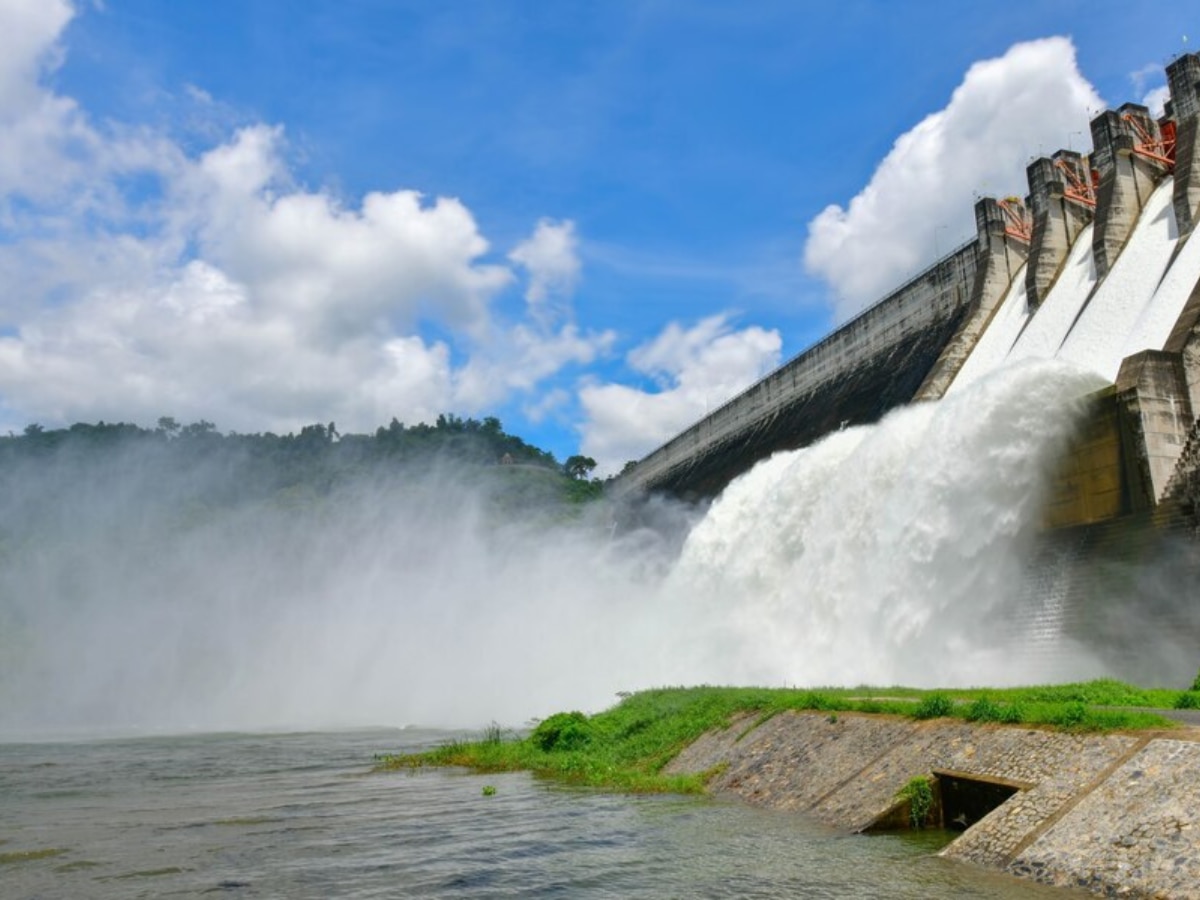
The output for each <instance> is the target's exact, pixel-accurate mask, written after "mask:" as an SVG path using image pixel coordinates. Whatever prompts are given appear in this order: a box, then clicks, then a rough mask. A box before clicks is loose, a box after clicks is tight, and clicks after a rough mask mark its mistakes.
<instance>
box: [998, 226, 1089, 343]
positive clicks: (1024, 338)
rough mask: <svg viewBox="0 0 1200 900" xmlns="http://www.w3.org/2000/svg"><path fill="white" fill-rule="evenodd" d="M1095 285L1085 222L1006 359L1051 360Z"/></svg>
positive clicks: (1087, 229)
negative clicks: (1051, 284)
mask: <svg viewBox="0 0 1200 900" xmlns="http://www.w3.org/2000/svg"><path fill="white" fill-rule="evenodd" d="M1095 286H1096V264H1095V261H1094V260H1093V259H1092V226H1091V225H1088V226H1087V227H1086V228H1084V229H1083V231H1082V232H1080V234H1079V236H1078V237H1077V238H1076V239H1075V243H1074V244H1072V245H1071V252H1070V253H1069V254H1067V261H1066V263H1065V264H1064V265H1063V269H1062V271H1061V272H1060V273H1059V275H1058V280H1057V281H1055V282H1054V286H1053V287H1052V288H1051V289H1050V293H1049V295H1048V296H1046V298H1045V299H1044V300H1043V301H1042V304H1041V306H1039V307H1038V308H1037V311H1036V312H1035V313H1034V315H1033V318H1032V319H1031V320H1030V321H1029V324H1028V325H1026V326H1025V330H1024V331H1023V332H1022V333H1021V336H1020V337H1019V338H1018V339H1017V343H1016V345H1015V346H1014V347H1013V348H1012V351H1011V352H1010V353H1009V355H1008V359H1009V360H1010V361H1013V360H1021V359H1052V358H1053V357H1054V354H1055V353H1056V352H1058V348H1059V347H1060V346H1061V345H1062V342H1063V340H1065V339H1066V336H1067V332H1068V331H1070V330H1071V324H1072V323H1073V322H1074V321H1075V318H1076V317H1077V316H1078V315H1079V310H1080V309H1081V308H1082V307H1083V303H1084V301H1085V300H1087V298H1088V294H1090V293H1091V292H1092V289H1093V288H1094V287H1095Z"/></svg>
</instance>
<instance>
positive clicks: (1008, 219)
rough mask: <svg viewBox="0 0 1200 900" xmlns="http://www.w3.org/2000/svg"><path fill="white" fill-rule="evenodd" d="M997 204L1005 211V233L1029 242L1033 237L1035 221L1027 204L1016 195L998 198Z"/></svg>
mask: <svg viewBox="0 0 1200 900" xmlns="http://www.w3.org/2000/svg"><path fill="white" fill-rule="evenodd" d="M996 205H997V206H999V207H1000V211H1001V212H1002V213H1004V233H1005V234H1007V235H1008V236H1009V237H1014V238H1016V239H1017V240H1019V241H1024V242H1025V243H1026V244H1028V243H1029V242H1030V241H1031V240H1032V239H1033V222H1032V220H1031V219H1030V217H1029V212H1028V211H1027V210H1026V209H1025V205H1024V204H1023V203H1021V201H1020V200H1018V199H1017V198H1016V197H1006V198H1005V199H1003V200H997V201H996Z"/></svg>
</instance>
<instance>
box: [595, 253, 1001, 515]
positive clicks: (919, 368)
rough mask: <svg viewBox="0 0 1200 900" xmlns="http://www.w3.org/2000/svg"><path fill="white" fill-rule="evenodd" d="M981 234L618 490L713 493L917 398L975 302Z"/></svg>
mask: <svg viewBox="0 0 1200 900" xmlns="http://www.w3.org/2000/svg"><path fill="white" fill-rule="evenodd" d="M979 256H980V254H979V250H978V247H977V243H976V242H974V241H972V242H971V243H970V244H968V245H966V246H965V247H962V248H960V249H959V250H957V251H955V252H954V253H952V254H950V255H949V256H947V257H945V258H944V259H942V260H940V261H939V262H938V263H936V264H935V265H934V266H932V267H931V268H930V269H928V270H926V271H925V272H923V273H921V274H920V275H918V276H917V277H916V278H914V279H913V280H911V281H910V282H909V283H908V284H906V285H905V286H903V287H902V288H900V289H899V290H897V291H895V292H893V293H892V294H890V295H889V296H888V297H886V298H885V299H884V300H882V301H880V302H879V303H877V304H876V305H875V306H873V307H871V308H870V309H868V310H866V311H865V312H863V313H862V314H861V315H859V316H857V317H856V318H854V319H852V320H851V321H849V322H847V323H846V324H845V325H843V326H842V327H841V328H839V329H838V330H837V331H835V332H834V333H833V334H831V335H829V336H828V337H826V338H825V339H824V340H822V341H820V342H818V343H817V344H815V345H813V346H812V347H810V348H809V349H808V350H805V351H804V352H803V353H801V354H800V355H799V356H797V357H795V358H794V359H792V360H791V361H789V362H788V363H786V364H785V365H784V366H782V367H781V368H779V369H777V370H776V371H775V372H773V373H771V374H770V375H768V376H767V377H766V378H764V379H763V380H762V381H760V382H758V383H757V384H755V385H754V386H753V387H751V388H749V389H748V390H746V391H744V392H743V393H742V394H740V395H738V396H737V397H735V398H734V399H732V400H730V401H729V402H728V403H726V404H724V405H723V406H721V407H720V408H719V409H717V410H715V411H714V412H712V413H711V414H710V415H708V416H707V417H705V418H704V419H703V420H701V421H700V422H697V423H696V424H695V425H693V426H692V427H691V428H689V429H687V430H686V431H684V432H682V433H681V434H679V435H678V436H677V437H675V438H673V439H672V440H670V441H668V442H667V443H666V444H664V445H663V446H662V447H660V448H658V449H657V450H655V451H654V452H653V453H651V454H650V455H649V456H647V457H646V458H644V459H642V460H641V461H640V462H638V464H637V466H636V467H635V468H634V469H633V470H632V471H631V472H629V473H627V474H624V475H622V476H621V477H620V478H618V479H616V481H615V482H614V489H615V490H616V491H618V492H619V493H624V492H628V491H635V490H640V491H661V492H665V493H670V494H676V495H682V496H711V495H714V494H716V493H718V492H719V491H720V490H721V489H722V488H724V487H725V485H726V484H728V483H729V482H730V481H731V480H733V478H735V477H736V476H737V475H740V474H741V473H742V472H744V471H746V469H748V468H750V466H752V465H753V464H754V463H755V462H756V461H758V460H760V459H763V458H765V457H767V456H769V455H771V454H772V453H774V452H776V451H778V450H790V449H795V448H798V447H803V446H806V445H807V444H810V443H812V442H813V441H815V440H817V439H818V438H821V437H823V436H824V435H826V434H828V433H829V432H831V431H836V430H837V429H838V428H840V427H842V426H844V425H862V424H869V423H871V422H875V421H878V420H879V419H880V418H881V417H882V416H883V415H884V414H885V413H887V412H888V411H890V410H891V409H894V408H895V407H897V406H901V405H903V404H905V403H908V402H909V401H910V400H912V398H913V396H914V395H915V394H916V392H917V390H918V388H920V386H921V383H922V382H923V381H924V379H925V376H926V375H927V374H928V372H929V370H930V369H931V367H932V366H933V365H934V363H935V362H936V361H937V359H938V355H939V354H940V353H941V351H942V349H943V348H944V347H945V346H946V343H947V342H948V341H949V340H950V338H951V336H952V335H954V333H955V331H956V330H957V329H958V327H959V324H960V323H961V321H962V319H963V317H964V315H965V313H966V310H967V307H968V305H969V303H970V301H971V292H972V287H973V285H974V283H975V276H976V269H977V266H978V264H979Z"/></svg>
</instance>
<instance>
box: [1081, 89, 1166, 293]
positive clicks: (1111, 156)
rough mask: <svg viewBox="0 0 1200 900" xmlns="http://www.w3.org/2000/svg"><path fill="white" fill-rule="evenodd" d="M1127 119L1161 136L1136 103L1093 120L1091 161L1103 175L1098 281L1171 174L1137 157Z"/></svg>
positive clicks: (1095, 248) (1096, 235)
mask: <svg viewBox="0 0 1200 900" xmlns="http://www.w3.org/2000/svg"><path fill="white" fill-rule="evenodd" d="M1127 116H1129V117H1133V118H1136V119H1137V120H1138V121H1139V122H1140V123H1141V124H1142V126H1143V127H1144V128H1147V129H1151V130H1153V131H1154V132H1155V133H1157V132H1158V125H1157V123H1155V122H1154V120H1153V119H1151V118H1150V114H1149V112H1148V111H1147V109H1146V107H1144V106H1139V105H1137V104H1136V103H1126V104H1125V105H1124V106H1122V107H1121V108H1120V109H1118V110H1116V111H1114V110H1105V111H1104V112H1102V113H1101V114H1100V115H1098V116H1096V118H1094V119H1092V147H1093V150H1092V153H1091V156H1090V157H1089V159H1090V162H1091V166H1092V168H1093V169H1095V170H1096V172H1097V173H1098V175H1099V184H1098V185H1097V187H1096V227H1095V229H1094V230H1093V231H1092V258H1093V259H1094V260H1095V262H1096V276H1097V277H1098V278H1103V277H1104V276H1105V275H1106V274H1107V273H1108V270H1109V269H1110V268H1112V264H1113V263H1114V262H1116V260H1117V256H1119V255H1120V253H1121V250H1122V248H1124V246H1125V242H1126V241H1127V240H1128V239H1129V235H1130V234H1131V233H1132V232H1133V226H1134V224H1135V223H1136V222H1137V219H1138V216H1139V215H1140V214H1141V212H1142V207H1143V206H1145V204H1146V201H1147V200H1148V199H1149V198H1150V195H1151V194H1152V193H1153V192H1154V188H1155V186H1156V185H1157V184H1158V182H1159V181H1161V180H1162V179H1163V177H1164V176H1165V175H1166V173H1167V170H1166V168H1165V167H1163V166H1162V165H1161V164H1159V163H1156V162H1154V161H1152V160H1149V159H1147V158H1146V157H1144V156H1139V155H1137V154H1135V153H1134V152H1133V148H1134V145H1135V143H1136V138H1135V131H1134V129H1133V126H1132V125H1131V124H1130V123H1129V122H1128V121H1127V119H1126V117H1127Z"/></svg>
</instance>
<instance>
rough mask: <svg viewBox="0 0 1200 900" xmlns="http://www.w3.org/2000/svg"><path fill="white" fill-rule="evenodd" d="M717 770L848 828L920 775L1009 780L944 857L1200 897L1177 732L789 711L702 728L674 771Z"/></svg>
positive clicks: (1117, 891) (1190, 765)
mask: <svg viewBox="0 0 1200 900" xmlns="http://www.w3.org/2000/svg"><path fill="white" fill-rule="evenodd" d="M1182 734H1183V737H1184V738H1190V737H1192V736H1193V733H1192V732H1190V731H1189V732H1183V733H1182ZM713 768H718V771H719V774H718V775H717V776H716V777H715V778H714V779H713V781H712V782H711V783H710V787H711V789H712V790H713V791H714V792H716V793H720V794H727V795H732V796H736V797H739V798H741V799H743V800H746V801H748V802H750V803H754V804H757V805H761V806H768V807H773V808H778V809H789V810H798V811H804V812H806V813H808V814H810V815H812V816H815V817H816V818H818V819H820V820H821V821H824V822H826V823H828V824H831V825H834V826H837V827H842V828H847V829H851V830H862V829H864V828H866V827H867V826H869V825H870V824H871V823H872V822H874V821H876V820H878V819H881V818H882V817H884V816H885V815H886V814H888V813H889V811H892V810H894V808H895V805H896V802H897V801H896V794H897V792H898V791H899V790H900V788H901V787H903V785H904V784H905V783H906V782H907V781H908V780H909V779H911V778H913V777H914V776H918V775H924V774H929V773H938V772H945V773H947V774H948V775H949V774H951V773H953V774H954V776H955V777H958V776H960V775H961V776H967V777H974V778H978V779H980V780H984V781H993V782H1000V783H1006V784H1009V785H1011V786H1016V787H1018V788H1020V789H1019V790H1017V792H1016V793H1015V794H1013V796H1012V797H1010V798H1009V799H1008V800H1007V801H1005V802H1004V803H1002V804H1001V805H1000V806H998V807H997V808H996V809H994V810H992V812H990V813H989V814H987V815H986V816H985V817H984V818H982V819H980V820H979V821H978V822H975V823H968V824H969V826H970V827H969V828H968V829H967V830H966V831H965V832H964V833H963V834H962V835H961V836H960V837H959V838H958V839H957V840H955V841H954V842H953V843H951V844H950V845H949V846H947V847H946V848H945V849H944V850H943V851H942V855H944V856H946V857H949V858H953V859H958V860H961V861H964V862H969V863H973V864H977V865H982V866H987V867H989V868H993V869H1002V870H1006V871H1008V872H1010V873H1012V874H1014V875H1019V876H1022V877H1027V878H1034V879H1037V880H1038V881H1043V882H1045V883H1048V884H1054V885H1070V886H1082V887H1086V888H1088V889H1090V890H1092V891H1094V892H1096V893H1101V894H1106V895H1110V896H1130V897H1200V743H1196V742H1195V741H1194V740H1190V739H1181V738H1180V737H1177V736H1175V735H1173V734H1172V735H1161V734H1107V735H1079V734H1066V733H1060V732H1053V731H1046V730H1041V729H1035V728H1027V727H1016V726H998V725H971V724H968V723H963V722H958V721H953V720H944V719H943V720H935V721H932V722H924V723H918V722H913V721H910V720H907V719H897V718H893V717H886V716H868V715H856V714H848V713H840V714H838V715H837V716H828V715H826V714H821V713H798V712H788V713H781V714H779V715H777V716H774V717H773V718H771V719H769V720H767V721H766V722H764V723H762V724H758V725H756V720H755V719H754V718H753V717H743V718H741V719H739V720H738V721H736V722H734V723H733V724H732V725H731V726H730V727H729V728H728V729H725V730H723V731H719V732H713V733H710V734H707V735H705V736H703V737H702V738H700V740H698V741H696V742H695V743H694V744H692V745H691V746H690V747H688V748H686V749H685V750H684V751H683V752H682V753H680V754H679V756H678V757H677V758H676V759H675V760H674V761H673V762H672V763H671V764H670V766H668V771H670V772H698V771H706V770H709V769H713Z"/></svg>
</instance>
